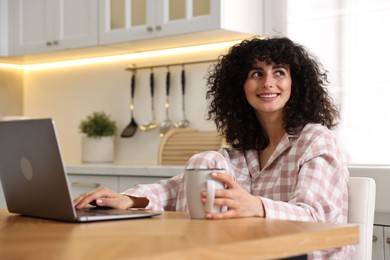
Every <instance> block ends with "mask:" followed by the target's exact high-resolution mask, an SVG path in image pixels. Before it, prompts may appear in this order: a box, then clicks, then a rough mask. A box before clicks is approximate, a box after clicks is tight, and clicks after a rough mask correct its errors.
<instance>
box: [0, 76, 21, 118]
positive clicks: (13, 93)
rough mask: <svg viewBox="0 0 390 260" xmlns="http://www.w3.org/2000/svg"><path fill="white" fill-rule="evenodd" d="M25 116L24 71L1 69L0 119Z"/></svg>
mask: <svg viewBox="0 0 390 260" xmlns="http://www.w3.org/2000/svg"><path fill="white" fill-rule="evenodd" d="M21 115H23V71H21V70H17V69H7V68H1V69H0V118H2V117H6V116H21Z"/></svg>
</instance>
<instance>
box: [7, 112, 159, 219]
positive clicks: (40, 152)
mask: <svg viewBox="0 0 390 260" xmlns="http://www.w3.org/2000/svg"><path fill="white" fill-rule="evenodd" d="M0 179H1V183H2V186H3V191H4V196H5V201H6V204H7V208H8V211H9V212H11V213H17V214H21V215H25V216H31V217H38V218H46V219H54V220H60V221H69V222H89V221H102V220H114V219H137V218H147V217H153V216H156V215H159V214H161V213H159V212H151V211H146V210H142V209H138V210H135V209H129V210H118V209H111V208H99V207H91V208H86V209H82V210H76V209H75V207H74V205H73V200H72V195H71V189H70V186H69V181H68V177H67V174H66V172H65V167H64V164H63V160H62V156H61V151H60V147H59V142H58V138H57V133H56V128H55V123H54V121H53V120H52V119H46V118H45V119H23V120H13V121H0Z"/></svg>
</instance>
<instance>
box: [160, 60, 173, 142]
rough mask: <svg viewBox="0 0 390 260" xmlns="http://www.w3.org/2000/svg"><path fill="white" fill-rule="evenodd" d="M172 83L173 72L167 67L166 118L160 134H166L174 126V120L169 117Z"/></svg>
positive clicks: (162, 123)
mask: <svg viewBox="0 0 390 260" xmlns="http://www.w3.org/2000/svg"><path fill="white" fill-rule="evenodd" d="M170 84H171V74H170V72H169V67H168V68H167V76H166V102H165V120H163V121H162V122H161V124H160V136H163V135H164V134H166V133H167V132H168V131H169V129H171V127H172V121H171V120H170V119H169V106H170V104H169V89H170Z"/></svg>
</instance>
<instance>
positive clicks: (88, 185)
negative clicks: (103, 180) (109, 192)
mask: <svg viewBox="0 0 390 260" xmlns="http://www.w3.org/2000/svg"><path fill="white" fill-rule="evenodd" d="M72 186H75V187H83V188H95V189H96V188H99V187H100V183H87V182H72Z"/></svg>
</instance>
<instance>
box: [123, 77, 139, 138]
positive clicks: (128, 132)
mask: <svg viewBox="0 0 390 260" xmlns="http://www.w3.org/2000/svg"><path fill="white" fill-rule="evenodd" d="M134 91H135V71H134V73H133V75H132V76H131V85H130V107H129V108H130V118H131V121H130V123H129V124H128V125H127V126H126V127H125V129H123V131H122V133H121V137H123V138H128V137H132V136H133V135H134V134H135V132H137V128H138V124H137V122H135V120H134V116H133V113H134Z"/></svg>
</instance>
